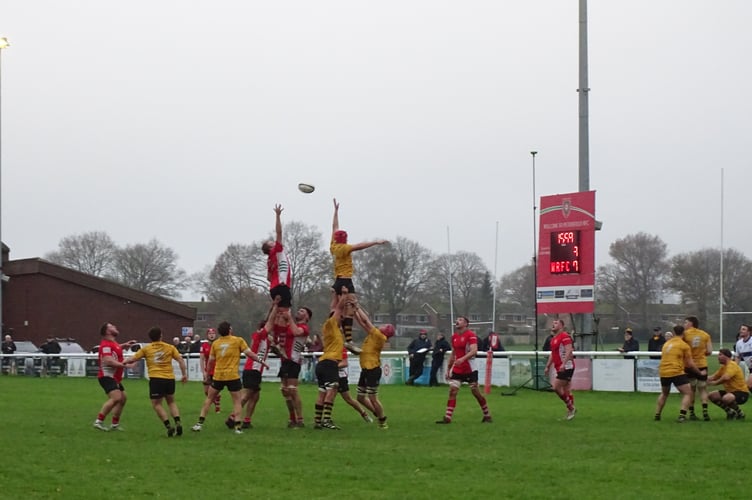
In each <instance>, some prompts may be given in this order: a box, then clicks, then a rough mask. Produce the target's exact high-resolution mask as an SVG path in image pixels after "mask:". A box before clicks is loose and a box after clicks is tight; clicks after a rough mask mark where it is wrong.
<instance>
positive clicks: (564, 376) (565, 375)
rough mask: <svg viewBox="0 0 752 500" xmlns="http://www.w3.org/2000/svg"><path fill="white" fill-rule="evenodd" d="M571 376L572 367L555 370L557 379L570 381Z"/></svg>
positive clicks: (572, 372) (572, 373) (572, 374)
mask: <svg viewBox="0 0 752 500" xmlns="http://www.w3.org/2000/svg"><path fill="white" fill-rule="evenodd" d="M573 376H574V368H567V369H566V370H562V371H560V372H556V379H557V380H566V381H567V382H571V381H572V377H573Z"/></svg>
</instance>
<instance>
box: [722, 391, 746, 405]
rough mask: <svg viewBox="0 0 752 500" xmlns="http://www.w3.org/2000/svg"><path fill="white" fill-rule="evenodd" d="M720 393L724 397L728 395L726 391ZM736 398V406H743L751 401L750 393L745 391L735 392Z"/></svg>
mask: <svg viewBox="0 0 752 500" xmlns="http://www.w3.org/2000/svg"><path fill="white" fill-rule="evenodd" d="M718 393H719V394H720V395H721V397H723V395H724V394H728V393H727V392H726V391H718ZM733 394H734V396H735V397H736V404H738V405H743V404H744V403H746V402H747V400H748V399H749V393H748V392H744V391H734V392H733Z"/></svg>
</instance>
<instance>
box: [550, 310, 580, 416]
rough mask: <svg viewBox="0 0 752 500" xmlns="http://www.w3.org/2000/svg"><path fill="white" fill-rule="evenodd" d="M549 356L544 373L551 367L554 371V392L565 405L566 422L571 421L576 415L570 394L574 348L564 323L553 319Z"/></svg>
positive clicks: (572, 396) (572, 397)
mask: <svg viewBox="0 0 752 500" xmlns="http://www.w3.org/2000/svg"><path fill="white" fill-rule="evenodd" d="M551 334H552V335H553V336H554V337H553V338H552V339H551V356H549V358H548V362H547V363H546V368H545V369H544V371H543V372H544V373H545V374H546V375H548V374H549V373H550V370H551V366H552V365H553V367H554V369H555V370H556V379H555V380H554V391H556V394H557V395H558V396H559V398H560V399H561V400H562V401H564V404H565V405H567V420H572V419H573V418H574V415H575V414H576V413H577V408H575V407H574V395H573V394H572V375H574V348H573V347H572V337H570V336H569V334H568V333H567V332H566V331H564V321H563V320H561V319H555V320H554V322H553V325H551Z"/></svg>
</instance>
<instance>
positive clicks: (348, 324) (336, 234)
mask: <svg viewBox="0 0 752 500" xmlns="http://www.w3.org/2000/svg"><path fill="white" fill-rule="evenodd" d="M386 243H389V242H388V241H387V240H375V241H365V242H362V243H356V244H354V245H350V244H348V243H347V231H343V230H341V229H340V228H339V203H337V199H336V198H335V199H334V218H333V220H332V241H331V243H330V245H329V252H330V253H331V254H332V257H333V258H334V285H333V286H332V289H333V290H334V292H335V293H336V294H337V295H340V294H345V295H347V294H351V295H354V294H355V287H354V286H353V281H352V278H353V274H354V272H355V270H354V268H353V259H352V253H353V252H356V251H358V250H365V249H366V248H370V247H372V246H374V245H384V244H386ZM344 308H345V309H344V311H343V313H342V316H343V317H342V330H343V332H344V334H345V347H347V348H348V349H349V350H350V351H352V352H353V353H355V354H360V351H359V350H358V349H357V348H355V347H354V346H353V344H352V329H353V315H354V314H355V301H354V300H350V301H347V302H346V303H345V305H344Z"/></svg>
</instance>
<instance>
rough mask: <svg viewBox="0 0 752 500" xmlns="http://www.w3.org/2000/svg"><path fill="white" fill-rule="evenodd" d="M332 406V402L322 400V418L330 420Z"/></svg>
mask: <svg viewBox="0 0 752 500" xmlns="http://www.w3.org/2000/svg"><path fill="white" fill-rule="evenodd" d="M333 408H334V403H327V402H326V401H325V402H324V412H323V414H322V415H321V418H322V420H331V419H332V409H333Z"/></svg>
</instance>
